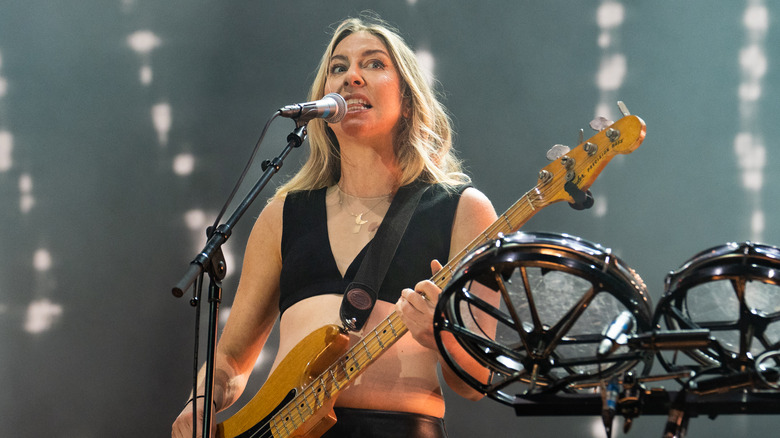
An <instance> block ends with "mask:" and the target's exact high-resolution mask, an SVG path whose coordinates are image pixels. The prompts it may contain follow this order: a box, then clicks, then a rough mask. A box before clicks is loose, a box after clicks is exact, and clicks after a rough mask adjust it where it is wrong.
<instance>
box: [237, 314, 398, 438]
mask: <svg viewBox="0 0 780 438" xmlns="http://www.w3.org/2000/svg"><path fill="white" fill-rule="evenodd" d="M391 319H394V320H395V321H394V322H395V326H398V327H399V328H400V327H403V332H402V333H399V334H398V335H397V336H394V335H393V334H391V333H390V332H389V331H388V330H387V329H383V330H382V333H385V334H386V335H387V337H386V340H385V342H383V344H384V345H385V348H382V346H381V345H380V344H379V342H376V344H377V346H379V348H378V349H377V350H374V353H377V352H378V353H381V352H382V351H383V350H384V349H386V348H389V347H390V345H392V343H394V342H395V341H397V340H398V339H400V337H401V336H403V334H405V333H406V326H405V325H404V324H403V322H402V321H401V320H400V316H399V315H398V314H396V313H395V312H394V313H393V314H391V315H390V316H389V317H388V318H387V319H386V320H385V321H384V322H383V323H380V324H379V325H377V327H376V328H375V329H374V331H377V330H379V329H380V326H383V325H385V323H386V324H388V325H392V324H393V321H392V320H391ZM399 331H401V330H399V329H396V330H395V332H396V333H397V332H399ZM378 337H380V336H379V333H375V336H372V337H371V339H369V341H368V342H369V343H370V342H371V341H379V338H378ZM356 349H357V351H356V352H355V355H353V357H354V358H355V360H357V356H360V355H364V356H365V357H366V358H367V360H366V362H370V360H372V358H368V355H367V354H366V353H365V352H361V351H360V346H358V345H357V344H356V346H353V348H352V349H350V352H351V351H353V350H356ZM349 355H350V354H349V352H347V353H346V354H345V355H344V356H343V357H342V358H341V359H339V360H337V361H336V362H335V363H334V364H333V365H331V367H329V369H328V370H332V369H333V368H334V367H336V370H335V374H336V375H335V376H334V377H335V379H336V381H340V382H342V383H347V382H348V381H349V380H350V379H353V378H354V377H356V375H357V374H359V373H360V372H362V368H365V366H364V367H362V368H359V369H358V371H357V372H356V373H354V374H352V375H349V374H348V373H346V372H345V370H343V369H341V368H342V367H339V366H338V365H343V364H344V358H345V357H347V358H348V356H349ZM375 357H378V355H377V356H375ZM326 374H327V372H325V373H323V374H321V375H320V376H319V377H318V378H317V379H315V382H316V381H319V380H321V379H322V376H324V375H326ZM314 385H315V384H310V385H308V386H307V387H305V388H304V390H303V391H301V394H300V395H298V396H297V397H295V398H294V399H293V400H290V402H288V403H287V405H285V406H284V407H283V408H281V409H280V410H279V412H278V413H277V414H276V415H274V416H273V417H272V418H271V419H270V420H269V421H268V422H267V423H266V424H265V425H263V426H268V429H267V430H268V432H269V433H271V434H272V435H273V431H272V430H271V426H272V423H274V422H275V421H274V420H275V419H276V418H277V417H279V416H283V417H285V419H284V420H281V422H282V423H283V429H284V431H285V433H289V434H292V433H294V432H295V430H296V429H297V428H298V427H300V426H301V425H303V424H304V423H305V422H306V421H307V420H308V417H311V416H312V415H314V414H315V413H316V411H315V410H313V409H311V405H310V403H309V402H308V400H307V396H312V397H314V398H315V403H316V402H317V401H318V399H317V394H316V393H315V391H314V390H313V389H312V386H314ZM301 398H303V399H304V403H303V405H305V406H306V410H307V411H308V412H309V415H308V416H304V415H302V414H301V411H300V409H299V408H300V406H301V403H300V399H301ZM282 414H284V415H282ZM287 419H289V420H287ZM285 421H289V422H290V423H291V424H292V429H290V428H288V427H287V426H286V425H285V424H284V422H285ZM298 421H299V424H296V423H297V422H298ZM277 422H278V421H277ZM275 429H276V430H277V432H281V430H280V429H279V426H278V425H277V427H276V428H275ZM260 431H261V430H258V431H257V432H260ZM257 432H255V433H254V434H252V435H251V436H252V437H257V436H258V435H257ZM262 436H263V437H266V436H267V435H265V434H264V435H262ZM286 436H289V435H286Z"/></svg>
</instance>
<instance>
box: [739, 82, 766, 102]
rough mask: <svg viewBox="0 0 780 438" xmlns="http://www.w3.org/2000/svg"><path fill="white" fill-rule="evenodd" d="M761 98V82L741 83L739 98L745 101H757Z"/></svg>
mask: <svg viewBox="0 0 780 438" xmlns="http://www.w3.org/2000/svg"><path fill="white" fill-rule="evenodd" d="M760 98H761V84H760V83H759V82H755V81H754V82H743V83H741V84H740V85H739V99H740V100H742V101H745V102H755V101H757V100H758V99H760Z"/></svg>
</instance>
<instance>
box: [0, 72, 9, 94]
mask: <svg viewBox="0 0 780 438" xmlns="http://www.w3.org/2000/svg"><path fill="white" fill-rule="evenodd" d="M6 94H8V81H7V80H6V79H5V78H4V77H2V76H0V97H5V95H6Z"/></svg>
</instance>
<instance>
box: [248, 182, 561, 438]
mask: <svg viewBox="0 0 780 438" xmlns="http://www.w3.org/2000/svg"><path fill="white" fill-rule="evenodd" d="M551 186H560V184H559V183H557V181H554V182H553V184H550V185H549V186H547V187H546V188H547V189H549V188H550V187H551ZM532 194H536V195H537V196H536V198H537V199H536V201H537V202H538V201H539V199H540V197H539V196H538V195H539V194H540V193H539V191H538V187H535V188H534V189H532V190H530V191H529V192H527V193H525V194H524V195H523V196H522V197H521V198H520V199H519V200H518V201H517V202H516V203H515V204H514V205H513V206H512V207H510V209H509V210H507V211H506V212H505V213H503V214H502V215H501V216H500V217H499V218H498V219H497V220H496V221H495V222H494V223H493V224H492V225H491V226H490V227H488V228H487V229H486V230H485V231H484V232H483V233H482V234H481V235H480V237H481V238H480V237H478V238H477V239H474V241H472V243H471V244H469V245H467V246H466V248H464V249H463V250H462V251H461V252H460V253H459V254H458V255H456V257H454V258H453V260H452V261H450V263H448V266H449V265H451V264H454V263H453V262H457V263H459V262H460V261H461V259H462V258H463V257H465V255H467V254H468V253H470V252H471V251H473V250H474V249H476V247H478V246H480V245H483V244H485V243H487V242H488V241H489V240H491V239H494V238H496V237H497V235H498V233H500V232H503V231H502V230H505V231H507V232H511V231H513V230H514V229H517V228H519V227H521V226H522V225H523V223H524V222H522V223H516V222H514V220H515V219H517V218H518V217H520V218H526V220H528V219H530V217H531V216H532V215H533V212H534V211H536V210H538V209H539V208H537V207H536V206H535V205H534V200H533V199H531V197H530V196H531V195H532ZM543 198H544V197H543V196H542V197H541V199H543ZM524 199H525V202H527V203H528V204H530V205H529V206H526V205H525V202H524ZM529 208H530V210H531V211H530V212H529V211H528V210H529ZM501 218H504V219H505V220H507V221H508V222H509V224H505V223H503V222H502V221H501ZM509 225H511V227H510V228H505V227H506V226H509ZM451 270H452V269H451V268H450V271H451ZM444 271H445V270H444V269H442V270H440V271H439V272H440V273H441V272H444ZM435 277H436V276H434V278H433V280H434V282H436V283H437V284H438V283H440V282H441V281H442V280H441V279H439V280H438V281H437V280H436V278H435ZM393 317H396V319H397V322H396V324H397V325H398V326H399V329H398V330H396V332H400V333H397V334H396V335H395V336H394V337H390V338H389V339H388V340H389V342H392V343H394V342H395V341H396V340H398V339H400V337H401V336H403V335H404V334H406V332H407V331H408V329H407V327H406V326H405V325H404V324H403V322H402V321H401V320H400V318H398V315H397V314H396V312H393V313H392V314H390V316H388V318H387V319H386V320H385V321H383V323H380V325H383V324H384V322H388V321H390V320H391V319H392V318H393ZM377 329H379V326H377V327H376V328H375V329H374V331H376V330H377ZM376 336H378V334H377V333H375V336H372V337H371V339H369V341H368V342H371V341H374V340H376V341H379V339H378V338H377V337H376ZM364 341H365V339H364ZM389 342H388V343H389ZM361 345H362V347H363V348H366V349H368V346H367V345H365V343H364V342H361V343H360V344H355V346H353V348H351V349H350V350H349V351H348V352H347V353H346V354H345V355H344V356H343V358H340V359H339V360H337V361H336V363H334V364H333V365H332V366H331V367H329V368H328V369H327V370H326V371H328V372H330V371H334V370H333V368H334V366H336V365H342V366H343V365H344V360H346V359H348V357H349V356H350V353H351V352H353V350H356V351H354V354H353V355H352V356H353V358H354V360H355V361H356V362H357V363H360V362H361V361H360V360H358V356H359V355H361V354H363V355H365V357H366V360H365V363H366V364H368V363H369V362H371V361H372V360H373V358H371V357H368V354H366V353H365V352H361V351H360V347H361ZM388 347H389V345H388ZM384 349H385V348H382V346H381V345H380V346H379V348H378V349H377V350H375V353H379V354H381V352H382V351H383V350H384ZM369 354H370V353H369ZM376 357H378V354H377V356H376ZM344 358H346V359H344ZM364 367H365V366H364ZM338 368H340V367H336V370H335V374H336V375H335V379H336V381H339V373H341V372H342V371H341V370H339V369H338ZM361 372H362V368H361V367H358V368H357V371H356V373H355V375H353V376H350V375H349V374H348V373H347V372H346V369H345V370H344V377H343V380H342V383H348V381H349V380H350V379H351V378H354V377H356V375H357V374H359V373H361ZM325 374H326V373H323V374H321V375H320V376H318V379H315V382H316V381H321V380H322V379H323V376H325ZM313 385H314V384H310V385H308V386H307V387H305V388H304V389H303V391H302V392H301V394H300V395H299V396H297V397H295V398H294V399H293V400H291V401H290V402H289V403H288V404H287V405H286V406H285V407H283V408H282V409H281V410H280V411H279V412H278V413H277V415H274V416H273V417H272V418H271V420H270V421H269V422H268V423H266V425H268V426H269V427H268V429H266V430H267V431H268V432H269V433H271V436H273V432H272V431H271V427H270V426H271V423H272V422H274V420H275V419H276V418H277V417H279V414H282V413H284V414H286V415H285V417H286V418H289V421H290V423H292V426H293V427H294V428H295V429H297V428H298V427H300V425H303V424H304V423H305V422H306V420H307V419H308V418H305V417H304V415H303V414H302V413H301V412H300V409H299V408H300V406H301V405H303V406H305V407H306V409H307V410H308V411H309V415H308V416H309V417H310V416H312V415H314V414H315V412H316V411H315V410H313V409H312V408H311V405H310V403H309V401H308V400H307V397H308V396H312V397H314V400H315V404H318V403H319V402H320V400H319V399H318V396H317V394H316V393H315V391H314V390H313V389H312V386H313ZM323 389H324V390H325V391H327V388H323ZM300 398H303V404H300V403H299V401H298V399H300ZM329 398H330V397H329ZM293 402H295V403H294V405H295V412H296V413H297V419H299V420H300V424H299V425H296V424H295V420H296V415H295V413H294V412H293V408H292V407H290V406H291V405H293ZM323 402H324V399H323ZM283 421H284V420H283ZM276 429H277V432H281V430H280V429H279V428H278V425H277V427H276ZM284 429H285V433H287V432H289V431H288V428H287V427H286V426H285V427H284ZM295 429H293V430H292V433H294V432H295ZM257 432H260V431H257ZM252 436H253V437H255V436H257V435H256V434H253V435H252ZM265 436H266V435H265V434H264V435H263V437H265ZM288 436H289V435H288Z"/></svg>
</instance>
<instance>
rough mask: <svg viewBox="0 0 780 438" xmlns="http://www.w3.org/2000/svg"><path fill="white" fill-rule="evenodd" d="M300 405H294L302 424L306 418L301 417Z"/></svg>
mask: <svg viewBox="0 0 780 438" xmlns="http://www.w3.org/2000/svg"><path fill="white" fill-rule="evenodd" d="M301 404H302V403H296V404H295V410H296V411H298V416H299V417H301V423H303V419H304V418H306V417H305V416H304V415H303V412H301Z"/></svg>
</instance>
